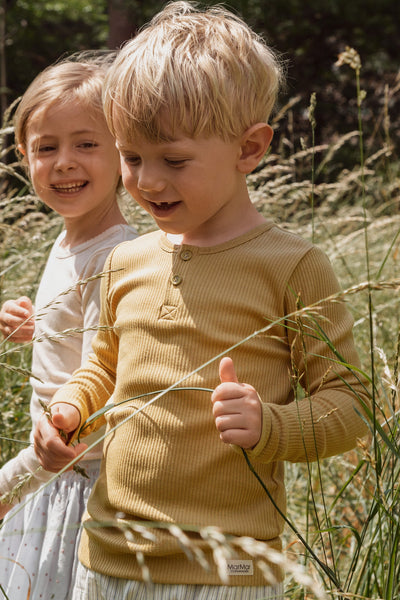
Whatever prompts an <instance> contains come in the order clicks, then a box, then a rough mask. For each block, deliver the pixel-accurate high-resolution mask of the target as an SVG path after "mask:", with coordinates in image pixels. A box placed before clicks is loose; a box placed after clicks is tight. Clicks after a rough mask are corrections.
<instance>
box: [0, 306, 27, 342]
mask: <svg viewBox="0 0 400 600" xmlns="http://www.w3.org/2000/svg"><path fill="white" fill-rule="evenodd" d="M32 315H33V306H32V302H31V301H30V299H29V298H28V297H27V296H21V298H18V299H17V300H7V302H5V303H4V304H3V306H2V307H1V310H0V331H1V333H2V334H3V336H4V337H5V338H8V339H9V340H11V341H13V342H16V343H22V342H30V341H31V339H32V337H33V331H34V327H35V325H34V320H33V317H32ZM29 317H32V318H29Z"/></svg>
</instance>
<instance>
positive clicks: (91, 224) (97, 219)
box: [62, 202, 127, 248]
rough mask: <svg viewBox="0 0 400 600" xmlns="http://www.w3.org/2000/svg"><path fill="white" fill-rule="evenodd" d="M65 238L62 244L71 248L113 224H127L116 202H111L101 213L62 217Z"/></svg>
mask: <svg viewBox="0 0 400 600" xmlns="http://www.w3.org/2000/svg"><path fill="white" fill-rule="evenodd" d="M64 225H65V230H66V234H65V238H64V240H63V242H62V246H63V247H65V248H73V247H75V246H79V245H80V244H84V243H85V242H87V241H88V240H91V239H93V238H95V237H97V236H98V235H100V234H102V233H103V232H104V231H106V230H107V229H109V228H110V227H114V226H115V225H127V222H126V220H125V218H124V216H123V215H122V213H121V211H120V209H119V206H118V204H117V203H116V202H115V203H113V204H112V205H111V206H110V207H109V209H108V210H107V211H106V212H104V213H101V214H95V215H93V214H88V215H84V216H83V217H81V218H79V219H64Z"/></svg>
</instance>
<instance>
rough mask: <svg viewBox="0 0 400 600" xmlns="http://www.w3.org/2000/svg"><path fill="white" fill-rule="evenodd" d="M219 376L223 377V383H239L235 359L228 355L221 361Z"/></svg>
mask: <svg viewBox="0 0 400 600" xmlns="http://www.w3.org/2000/svg"><path fill="white" fill-rule="evenodd" d="M219 378H220V379H221V383H229V382H233V383H239V379H238V378H237V375H236V371H235V367H234V365H233V360H232V359H231V358H229V357H228V356H225V357H224V358H223V359H222V360H221V362H220V363H219Z"/></svg>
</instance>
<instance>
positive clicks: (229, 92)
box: [104, 1, 283, 141]
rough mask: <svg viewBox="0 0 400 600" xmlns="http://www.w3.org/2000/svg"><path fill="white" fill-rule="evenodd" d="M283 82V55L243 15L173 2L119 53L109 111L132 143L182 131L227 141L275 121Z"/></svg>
mask: <svg viewBox="0 0 400 600" xmlns="http://www.w3.org/2000/svg"><path fill="white" fill-rule="evenodd" d="M282 79H283V76H282V67H281V64H280V62H279V60H278V59H277V56H276V54H275V53H274V52H273V51H272V50H271V49H270V48H269V47H268V46H267V45H266V44H265V43H264V41H263V40H262V39H261V38H260V37H259V36H258V35H257V34H256V33H254V32H253V31H252V30H251V29H250V28H249V27H248V26H247V25H246V24H245V23H244V22H243V21H242V20H241V19H240V18H239V17H238V16H236V15H234V14H233V13H231V12H229V11H227V10H225V9H224V8H222V7H219V6H212V7H208V8H207V9H204V10H203V11H201V10H199V9H197V8H196V6H195V5H194V4H192V3H189V2H184V1H179V2H172V3H170V4H168V5H167V6H166V7H165V8H164V10H162V11H161V12H160V13H159V14H157V15H156V16H155V17H154V18H153V19H152V21H151V22H150V23H149V24H148V25H147V26H146V27H145V28H143V29H142V31H141V32H140V33H139V34H138V35H137V36H136V37H135V38H133V39H132V40H131V41H129V42H128V43H127V44H126V45H125V46H124V47H123V48H122V50H121V51H120V53H119V56H118V57H117V59H116V61H115V63H114V65H113V67H112V69H110V71H109V73H108V75H107V78H106V83H105V92H104V110H105V115H106V119H107V122H108V125H109V127H110V129H111V132H112V133H113V134H114V135H116V136H117V137H118V138H121V137H122V138H124V139H126V140H129V139H132V138H133V137H136V136H137V135H140V136H144V137H145V139H148V140H151V141H160V140H163V139H172V138H174V136H175V134H176V133H177V132H179V133H181V134H182V133H183V134H185V135H187V136H189V137H196V136H200V135H202V136H205V137H211V136H214V135H216V136H218V137H220V138H222V139H225V140H228V139H232V138H234V137H237V136H240V135H241V134H243V133H244V131H246V130H247V129H248V128H249V127H251V126H252V125H254V124H255V123H259V122H267V121H268V119H269V116H270V113H271V111H272V108H273V106H274V104H275V101H276V96H277V93H278V90H279V86H280V83H281V82H282ZM165 123H167V124H168V128H167V129H166V127H165Z"/></svg>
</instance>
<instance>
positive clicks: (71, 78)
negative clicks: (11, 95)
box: [14, 51, 116, 149]
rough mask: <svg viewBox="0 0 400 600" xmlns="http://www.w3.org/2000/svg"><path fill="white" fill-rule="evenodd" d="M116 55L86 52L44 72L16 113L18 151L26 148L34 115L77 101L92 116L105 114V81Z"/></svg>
mask: <svg viewBox="0 0 400 600" xmlns="http://www.w3.org/2000/svg"><path fill="white" fill-rule="evenodd" d="M115 55H116V53H115V52H95V51H93V52H92V51H86V52H81V53H77V54H74V55H72V56H70V57H69V58H66V59H63V60H61V61H60V62H58V63H55V64H53V65H51V66H49V67H47V68H46V69H44V71H42V72H41V73H40V74H39V75H38V76H37V77H36V78H35V79H34V80H33V81H32V83H31V84H30V85H29V87H28V88H27V90H26V92H25V93H24V95H23V96H22V99H21V101H20V103H19V105H18V107H17V110H16V112H15V117H14V129H15V142H16V145H17V147H18V146H19V147H20V148H22V149H25V148H26V136H27V129H28V126H29V121H30V119H31V117H32V116H33V114H36V113H37V111H45V110H47V109H48V108H49V107H50V106H52V105H53V104H55V103H69V102H71V101H76V102H79V103H81V104H83V106H87V108H88V111H90V113H91V114H93V112H95V113H96V116H97V113H99V114H103V106H102V89H103V82H104V77H105V74H106V72H107V70H108V68H109V66H110V65H111V63H112V61H113V60H114V58H115Z"/></svg>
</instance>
